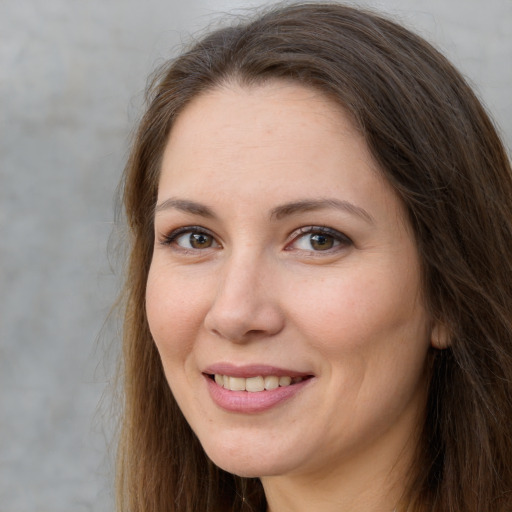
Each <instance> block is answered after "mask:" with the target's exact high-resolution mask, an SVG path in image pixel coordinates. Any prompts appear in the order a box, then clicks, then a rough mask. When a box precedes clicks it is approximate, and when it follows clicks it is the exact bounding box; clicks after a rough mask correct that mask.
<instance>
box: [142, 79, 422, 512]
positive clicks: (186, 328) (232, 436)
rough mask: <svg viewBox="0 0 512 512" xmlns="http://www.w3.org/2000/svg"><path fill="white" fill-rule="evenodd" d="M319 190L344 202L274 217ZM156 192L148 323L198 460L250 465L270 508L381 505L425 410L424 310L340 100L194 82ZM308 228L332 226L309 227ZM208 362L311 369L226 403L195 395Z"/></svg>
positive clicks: (297, 89)
mask: <svg viewBox="0 0 512 512" xmlns="http://www.w3.org/2000/svg"><path fill="white" fill-rule="evenodd" d="M325 199H329V200H333V201H340V202H344V203H343V205H345V206H343V205H342V206H341V207H340V206H339V205H338V206H335V205H334V203H332V202H331V203H328V204H326V205H325V204H324V205H323V206H322V207H317V208H312V209H304V208H302V209H301V208H295V209H293V208H288V209H283V208H281V209H280V213H279V214H277V215H276V208H279V207H281V206H282V205H284V204H288V203H297V202H300V201H304V200H308V201H318V200H325ZM169 200H171V201H170V202H169ZM176 200H180V201H184V200H185V201H193V202H194V203H195V204H196V203H197V204H199V205H202V206H206V207H207V208H208V209H209V212H208V213H209V215H206V214H205V212H204V211H202V210H201V208H197V207H196V208H192V209H191V208H189V207H188V206H187V207H186V208H184V207H183V205H184V203H176ZM348 203H350V205H351V206H349V207H346V204H348ZM157 204H158V206H157V209H156V214H155V239H156V240H155V248H154V249H155V250H154V255H153V260H152V263H151V269H150V273H149V278H148V283H147V315H148V320H149V325H150V328H151V332H152V334H153V337H154V340H155V343H156V345H157V348H158V350H159V353H160V355H161V358H162V362H163V367H164V370H165V374H166V377H167V380H168V382H169V385H170V387H171V389H172V391H173V393H174V396H175V397H176V400H177V401H178V404H179V405H180V407H181V409H182V411H183V413H184V415H185V417H186V418H187V421H188V422H189V423H190V425H191V427H192V429H193V430H194V431H195V433H196V434H197V436H198V437H199V440H200V441H201V443H202V445H203V447H204V449H205V451H206V452H207V454H208V455H209V457H210V458H211V459H212V460H213V461H214V462H215V463H216V464H218V465H219V466H220V467H222V468H224V469H226V470H228V471H230V472H233V473H236V474H239V475H243V476H258V477H261V480H262V482H263V485H264V488H265V493H266V495H267V499H268V503H269V510H270V511H272V512H277V511H279V512H286V511H292V510H293V511H295V512H298V511H311V510H322V511H325V512H327V511H331V510H332V511H336V512H339V511H340V510H343V511H354V512H355V511H363V510H364V511H365V512H368V511H376V512H377V511H379V512H382V511H386V510H388V511H390V512H391V511H392V510H393V508H394V506H395V504H396V502H397V500H398V499H399V497H400V494H401V493H402V492H403V490H404V489H403V486H404V482H405V477H406V473H407V471H408V469H409V464H410V462H411V460H412V457H413V453H414V447H415V443H416V431H417V427H418V425H419V423H420V422H421V417H422V412H423V410H424V404H425V396H426V395H425V384H426V370H425V364H426V354H427V351H428V349H429V346H430V344H431V339H430V338H431V336H430V334H431V322H430V319H429V317H428V315H427V313H426V311H425V308H424V305H423V300H422V291H421V284H420V268H419V259H418V254H417V249H416V246H415V242H414V236H413V234H412V233H411V229H410V227H409V225H408V222H407V220H406V217H405V214H404V211H403V207H402V205H401V203H400V201H399V200H398V198H397V197H396V195H395V193H394V192H393V190H392V189H391V187H390V186H389V185H388V184H387V182H386V181H385V180H384V179H383V177H382V175H381V173H380V172H379V169H378V168H377V165H376V164H375V162H374V161H373V159H372V157H371V155H370V153H369V150H368V148H367V146H366V144H365V141H364V139H363V138H362V136H361V135H360V134H359V133H358V132H357V130H356V129H355V128H354V126H353V125H352V123H351V121H350V119H348V117H347V115H346V114H345V113H344V111H343V110H342V109H341V108H340V107H339V106H337V105H336V104H335V103H333V102H332V101H331V100H329V99H327V98H325V97H324V96H322V95H321V94H319V93H317V92H315V91H313V90H310V89H307V88H304V87H302V86H300V85H294V84H288V83H282V82H271V83H267V84H265V85H258V86H251V87H248V86H240V85H237V84H228V85H226V86H223V87H219V88H217V89H214V90H212V91H209V92H206V93H203V94H202V95H200V96H199V97H196V98H195V99H194V100H193V101H192V102H191V103H190V104H189V105H188V106H187V107H186V108H185V109H184V111H183V112H182V113H181V114H180V116H179V117H178V119H177V121H176V123H175V125H174V127H173V129H172V132H171V135H170V138H169V141H168V145H167V147H166V150H165V153H164V158H163V163H162V170H161V179H160V183H159V191H158V203H157ZM272 212H274V215H272ZM210 214H211V215H210ZM187 226H192V228H190V229H188V231H187ZM195 226H200V227H201V230H202V231H205V232H206V235H203V236H204V237H205V238H201V241H202V242H204V243H203V244H202V245H201V244H200V245H199V246H198V247H197V246H191V245H190V235H191V232H192V234H193V233H195V232H196V231H197V228H195ZM311 226H313V227H315V226H324V227H325V226H326V227H328V228H331V229H332V230H335V232H336V233H339V235H338V234H336V235H335V236H331V234H325V233H320V234H319V233H318V232H316V233H315V232H314V235H315V234H316V238H315V237H313V239H312V238H311V233H304V231H308V229H310V227H311ZM179 228H185V232H183V231H181V232H180V234H179V236H177V235H176V230H177V229H179ZM318 235H320V238H318ZM322 235H323V236H324V238H321V236H322ZM347 237H348V238H347ZM315 240H316V242H317V243H316V244H315V243H314V242H315ZM312 241H313V245H312ZM318 241H320V242H322V243H318ZM330 245H332V247H330ZM326 247H327V248H326ZM218 362H223V363H230V364H235V365H238V366H239V365H249V364H266V365H273V366H277V367H280V368H286V369H291V370H294V371H297V372H302V373H305V374H308V375H311V376H312V378H311V379H309V381H308V382H307V385H305V386H303V387H302V389H301V390H300V391H299V392H298V393H296V394H295V395H294V396H293V397H292V398H290V399H289V400H286V401H284V402H283V403H279V404H278V405H277V406H274V407H272V408H270V409H268V410H266V411H263V412H257V413H242V412H241V413H237V412H232V411H226V410H224V409H222V408H221V407H219V406H218V405H217V404H215V403H214V402H213V400H212V398H211V396H210V394H209V392H208V386H207V385H206V379H205V376H204V375H203V372H204V370H205V368H207V367H208V366H209V365H212V364H215V363H218Z"/></svg>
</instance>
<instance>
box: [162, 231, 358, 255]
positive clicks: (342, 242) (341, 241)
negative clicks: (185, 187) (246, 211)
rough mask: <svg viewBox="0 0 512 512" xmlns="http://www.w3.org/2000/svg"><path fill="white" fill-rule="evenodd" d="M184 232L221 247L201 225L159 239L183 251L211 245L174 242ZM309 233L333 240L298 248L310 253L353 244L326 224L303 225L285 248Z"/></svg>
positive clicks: (324, 251) (334, 249)
mask: <svg viewBox="0 0 512 512" xmlns="http://www.w3.org/2000/svg"><path fill="white" fill-rule="evenodd" d="M186 234H190V235H192V234H196V235H205V236H207V237H211V239H212V240H213V243H215V244H216V246H215V247H214V248H215V249H216V248H218V247H222V245H221V244H220V243H219V242H218V241H217V240H216V238H215V236H214V235H213V233H211V232H210V231H209V230H207V229H205V228H203V227H201V226H183V227H181V228H178V229H175V230H174V231H172V232H171V233H169V234H168V235H164V236H163V239H162V241H161V244H162V245H166V246H171V245H174V246H176V247H177V249H178V250H181V251H185V252H195V251H201V250H204V249H209V248H211V246H208V247H205V248H203V249H200V248H194V247H182V246H180V245H178V244H177V243H176V241H177V240H178V239H179V238H180V237H181V236H183V235H186ZM307 235H310V236H313V235H323V236H325V237H329V238H331V239H332V240H333V244H334V245H333V246H332V247H329V248H327V249H324V250H314V249H313V248H312V249H299V250H303V251H306V252H310V253H318V254H321V253H332V252H335V251H336V250H340V249H342V248H346V247H348V246H350V245H352V244H353V242H352V240H351V239H350V238H349V237H348V236H347V235H345V234H343V233H341V232H340V231H337V230H335V229H332V228H329V227H327V226H305V227H302V228H299V229H298V230H296V231H294V232H293V233H292V234H291V235H290V237H292V240H291V242H289V243H288V244H287V245H286V247H285V250H286V251H291V250H293V249H294V247H293V244H295V243H297V242H298V241H300V240H301V239H302V238H304V237H305V236H307Z"/></svg>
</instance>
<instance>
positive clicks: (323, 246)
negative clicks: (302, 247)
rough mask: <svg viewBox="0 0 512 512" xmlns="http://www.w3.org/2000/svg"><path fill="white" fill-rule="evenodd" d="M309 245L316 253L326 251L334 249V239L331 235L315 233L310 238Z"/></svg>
mask: <svg viewBox="0 0 512 512" xmlns="http://www.w3.org/2000/svg"><path fill="white" fill-rule="evenodd" d="M309 243H310V245H311V247H312V248H313V249H314V250H315V251H326V250H328V249H332V248H333V247H334V238H333V237H332V236H330V235H324V234H322V233H315V234H313V235H310V236H309Z"/></svg>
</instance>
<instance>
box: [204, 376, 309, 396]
mask: <svg viewBox="0 0 512 512" xmlns="http://www.w3.org/2000/svg"><path fill="white" fill-rule="evenodd" d="M208 377H209V378H210V379H212V380H214V381H215V382H216V383H217V385H219V386H220V387H222V388H224V389H227V390H229V391H248V392H249V393H258V392H262V391H271V390H273V389H277V388H283V387H288V386H293V385H294V384H298V383H299V382H303V381H305V380H307V379H310V378H311V377H312V376H311V375H306V376H303V377H289V376H281V377H278V376H277V375H266V376H265V377H263V376H257V377H248V378H244V377H232V376H230V375H221V374H218V373H216V374H213V375H212V374H210V375H208Z"/></svg>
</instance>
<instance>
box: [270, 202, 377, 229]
mask: <svg viewBox="0 0 512 512" xmlns="http://www.w3.org/2000/svg"><path fill="white" fill-rule="evenodd" d="M332 208H334V209H336V210H341V211H344V212H347V213H350V214H351V215H356V216H357V217H360V218H362V219H363V220H365V221H366V222H368V223H369V224H374V223H375V220H374V218H373V217H372V216H371V215H370V214H369V213H368V212H367V211H366V210H365V209H364V208H361V207H360V206H356V205H355V204H353V203H350V202H348V201H340V200H339V199H330V198H326V199H303V200H299V201H293V202H291V203H286V204H283V205H282V206H277V207H276V208H274V209H273V210H272V212H271V214H270V217H271V218H275V219H276V220H279V219H281V218H283V217H287V216H289V215H298V214H300V213H304V212H311V211H317V210H326V209H332Z"/></svg>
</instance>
